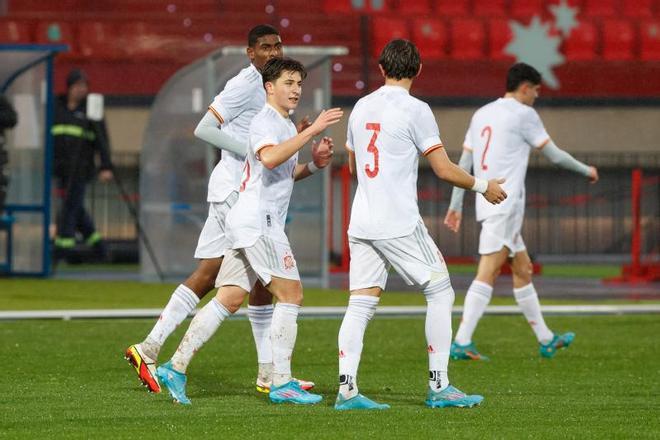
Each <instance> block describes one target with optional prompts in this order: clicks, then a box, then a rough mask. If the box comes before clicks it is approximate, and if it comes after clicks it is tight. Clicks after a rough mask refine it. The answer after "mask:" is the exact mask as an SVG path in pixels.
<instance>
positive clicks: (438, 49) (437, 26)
mask: <svg viewBox="0 0 660 440" xmlns="http://www.w3.org/2000/svg"><path fill="white" fill-rule="evenodd" d="M412 25H413V31H412V41H413V42H414V43H415V44H416V45H417V47H418V48H419V52H420V55H421V57H422V61H424V60H431V59H440V58H445V57H446V56H447V30H446V25H445V22H444V21H443V20H441V19H438V18H418V19H416V20H414V21H413V23H412Z"/></svg>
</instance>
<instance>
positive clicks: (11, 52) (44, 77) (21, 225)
mask: <svg viewBox="0 0 660 440" xmlns="http://www.w3.org/2000/svg"><path fill="white" fill-rule="evenodd" d="M67 50H68V48H67V46H65V45H48V44H43V45H42V44H0V93H2V94H4V95H5V96H7V98H8V99H9V101H10V102H12V103H13V105H14V108H15V110H16V112H17V114H18V124H17V126H16V127H15V128H14V129H12V130H7V133H6V141H7V143H6V146H5V147H6V149H7V150H8V152H9V164H8V167H7V169H8V175H9V179H10V180H9V190H8V195H7V204H6V205H5V211H4V212H3V213H0V231H1V232H0V275H13V276H16V275H20V276H42V277H45V276H48V275H49V274H50V271H51V258H50V237H49V227H50V219H51V173H52V158H53V141H52V136H51V134H50V127H51V125H52V121H53V109H54V101H53V60H54V58H55V56H56V55H57V54H58V53H59V52H64V51H67Z"/></svg>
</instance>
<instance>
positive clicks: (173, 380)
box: [156, 361, 192, 405]
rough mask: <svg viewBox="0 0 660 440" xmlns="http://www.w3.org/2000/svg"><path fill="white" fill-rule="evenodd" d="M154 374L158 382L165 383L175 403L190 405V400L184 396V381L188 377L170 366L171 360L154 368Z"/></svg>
mask: <svg viewBox="0 0 660 440" xmlns="http://www.w3.org/2000/svg"><path fill="white" fill-rule="evenodd" d="M156 376H158V380H159V381H160V383H162V384H163V385H165V387H166V388H167V390H168V391H169V392H170V395H171V396H172V398H173V399H174V401H175V402H176V403H180V404H182V405H191V404H192V402H191V401H190V399H188V396H186V382H187V380H188V378H187V377H186V375H185V374H184V373H180V372H178V371H176V370H175V369H174V368H173V367H172V361H168V362H167V363H164V364H163V365H161V366H160V367H158V368H157V369H156Z"/></svg>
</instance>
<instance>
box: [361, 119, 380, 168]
mask: <svg viewBox="0 0 660 440" xmlns="http://www.w3.org/2000/svg"><path fill="white" fill-rule="evenodd" d="M367 130H373V132H374V134H373V135H372V136H371V141H369V146H368V147H367V151H368V152H369V153H371V154H373V155H374V167H373V168H371V167H370V166H369V164H366V165H365V166H364V172H365V173H367V177H369V178H371V179H373V178H374V177H376V176H377V175H378V170H379V169H380V168H379V164H378V147H376V139H378V133H380V124H379V123H377V122H367Z"/></svg>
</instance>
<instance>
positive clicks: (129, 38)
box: [0, 20, 250, 61]
mask: <svg viewBox="0 0 660 440" xmlns="http://www.w3.org/2000/svg"><path fill="white" fill-rule="evenodd" d="M249 26H250V25H249V24H248V23H245V22H244V21H236V20H232V21H229V22H228V23H225V24H224V25H223V26H222V32H217V30H218V28H217V25H216V23H215V22H214V21H210V22H193V21H185V20H184V21H182V22H171V23H165V24H164V23H162V22H158V23H154V22H140V21H135V22H117V23H115V22H100V21H82V22H80V23H74V22H68V21H43V22H38V23H36V24H35V23H31V22H29V21H16V20H0V43H42V44H46V43H51V44H67V45H68V46H69V52H68V53H67V54H65V55H64V56H70V57H79V56H82V57H91V58H97V59H99V58H103V59H123V58H133V59H134V61H139V60H141V59H145V58H146V59H154V58H155V59H164V60H173V61H175V60H176V61H184V60H190V59H193V58H195V57H197V56H200V55H202V54H205V53H208V52H209V51H211V50H213V49H214V48H216V47H218V46H220V45H222V44H245V43H246V29H249Z"/></svg>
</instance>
